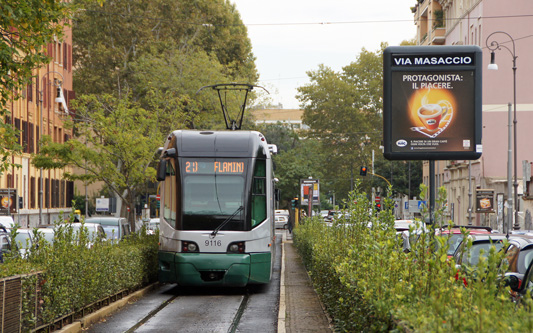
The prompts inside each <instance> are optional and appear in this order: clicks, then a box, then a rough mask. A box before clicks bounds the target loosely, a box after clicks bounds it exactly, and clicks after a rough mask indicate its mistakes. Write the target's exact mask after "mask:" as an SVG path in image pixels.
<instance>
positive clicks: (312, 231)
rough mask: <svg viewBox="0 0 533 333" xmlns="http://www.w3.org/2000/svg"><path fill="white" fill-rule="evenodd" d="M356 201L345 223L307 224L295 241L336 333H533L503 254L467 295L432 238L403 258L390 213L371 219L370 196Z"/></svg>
mask: <svg viewBox="0 0 533 333" xmlns="http://www.w3.org/2000/svg"><path fill="white" fill-rule="evenodd" d="M354 201H356V202H357V204H356V205H348V207H349V208H348V212H349V213H350V217H349V218H347V219H346V220H344V221H342V220H341V221H338V222H335V223H334V224H333V225H332V226H327V225H326V224H324V223H322V221H320V220H319V219H307V220H306V221H305V223H303V224H302V225H301V226H299V228H298V229H296V230H295V235H294V241H295V244H296V246H297V248H298V250H299V252H300V254H301V256H302V258H303V261H304V263H305V265H306V267H307V269H308V270H309V274H310V276H311V278H312V280H313V284H314V286H315V288H316V290H317V292H318V294H319V296H320V297H321V299H322V301H323V302H324V304H325V306H326V308H327V310H328V312H329V313H330V315H331V317H332V318H334V323H335V325H336V329H337V330H339V331H345V332H356V331H389V330H395V329H398V330H409V331H410V330H413V331H424V332H426V331H448V332H456V331H476V332H481V331H496V332H502V331H512V330H517V331H531V330H532V328H533V326H532V324H533V317H532V315H531V303H532V302H531V299H528V301H526V304H525V305H524V306H520V307H517V306H516V305H515V304H514V303H512V302H511V301H510V298H509V295H508V289H506V288H505V287H504V286H503V284H502V283H501V279H500V277H501V275H500V274H499V272H501V262H502V259H503V254H502V253H497V252H496V251H495V250H494V249H493V250H491V252H490V253H489V255H488V257H487V258H485V259H483V260H480V263H479V264H478V266H477V267H476V268H475V271H474V272H473V274H472V275H469V284H468V286H466V287H465V285H464V284H463V282H462V280H460V279H459V280H458V279H456V274H457V269H456V267H455V263H452V262H450V261H449V260H448V259H447V253H446V251H447V242H446V241H445V240H442V239H441V240H438V239H435V237H434V236H433V235H434V231H430V232H427V233H423V234H421V235H420V238H419V239H418V241H416V242H415V243H414V244H411V246H412V251H411V252H410V253H404V252H403V251H402V243H401V237H400V238H399V237H398V236H397V235H396V230H395V229H394V217H393V216H392V213H391V212H390V211H381V212H376V211H374V210H373V209H372V206H373V205H372V204H371V203H370V202H369V200H368V199H367V196H366V194H365V193H359V194H358V193H357V192H355V193H353V194H352V196H351V197H350V200H349V202H354ZM390 206H391V205H389V207H390ZM436 215H437V216H438V215H439V214H436ZM437 242H439V243H437ZM437 244H438V245H440V246H436V245H437Z"/></svg>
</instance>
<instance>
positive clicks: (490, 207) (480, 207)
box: [476, 189, 503, 213]
mask: <svg viewBox="0 0 533 333" xmlns="http://www.w3.org/2000/svg"><path fill="white" fill-rule="evenodd" d="M501 200H502V203H503V196H502V199H501ZM476 213H494V190H492V189H476Z"/></svg>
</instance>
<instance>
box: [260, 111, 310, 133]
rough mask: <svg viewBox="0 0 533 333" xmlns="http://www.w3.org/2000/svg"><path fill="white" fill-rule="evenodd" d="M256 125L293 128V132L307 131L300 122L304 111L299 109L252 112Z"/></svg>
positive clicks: (306, 127) (307, 127)
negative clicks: (277, 125)
mask: <svg viewBox="0 0 533 333" xmlns="http://www.w3.org/2000/svg"><path fill="white" fill-rule="evenodd" d="M251 114H252V116H253V117H254V119H255V123H256V124H277V123H281V124H282V125H284V126H287V127H290V128H293V129H294V130H296V131H298V130H302V129H309V126H307V125H305V124H304V123H303V122H302V117H303V114H304V110H299V109H259V110H252V111H251Z"/></svg>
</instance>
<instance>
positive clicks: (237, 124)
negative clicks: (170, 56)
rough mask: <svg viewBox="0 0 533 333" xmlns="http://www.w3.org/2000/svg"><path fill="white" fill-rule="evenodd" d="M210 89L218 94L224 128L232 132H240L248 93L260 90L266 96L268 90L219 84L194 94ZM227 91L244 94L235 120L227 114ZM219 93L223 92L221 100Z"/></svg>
mask: <svg viewBox="0 0 533 333" xmlns="http://www.w3.org/2000/svg"><path fill="white" fill-rule="evenodd" d="M206 88H211V89H213V90H216V91H217V93H218V99H219V100H220V106H221V107H222V114H224V121H225V122H226V128H227V129H229V130H232V131H235V130H240V129H241V126H242V119H243V117H244V109H245V108H246V101H247V99H248V93H249V92H250V91H252V90H253V89H254V88H261V89H263V90H264V91H266V92H267V93H268V94H270V93H269V92H268V90H266V89H265V88H263V87H261V86H255V85H253V84H247V83H219V84H214V85H211V86H204V87H202V88H200V89H198V91H197V92H196V93H197V94H198V93H199V92H200V91H202V90H204V89H206ZM228 90H238V91H245V92H246V93H245V94H244V101H243V103H242V105H241V106H240V109H239V113H238V114H237V117H236V118H235V119H232V118H231V115H230V114H229V112H228V108H227V105H226V93H227V92H228ZM221 91H224V98H222V94H221Z"/></svg>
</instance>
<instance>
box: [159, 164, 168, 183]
mask: <svg viewBox="0 0 533 333" xmlns="http://www.w3.org/2000/svg"><path fill="white" fill-rule="evenodd" d="M167 163H168V161H167V160H159V165H158V166H157V180H158V181H160V182H161V181H163V180H165V177H166V175H167Z"/></svg>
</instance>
